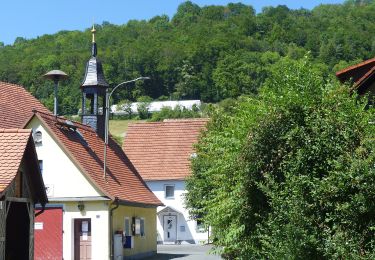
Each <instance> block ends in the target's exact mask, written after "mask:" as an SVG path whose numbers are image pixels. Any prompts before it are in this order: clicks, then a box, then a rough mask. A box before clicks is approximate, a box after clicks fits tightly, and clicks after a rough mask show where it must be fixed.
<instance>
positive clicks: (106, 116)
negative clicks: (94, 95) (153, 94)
mask: <svg viewBox="0 0 375 260" xmlns="http://www.w3.org/2000/svg"><path fill="white" fill-rule="evenodd" d="M148 79H150V78H149V77H139V78H136V79H132V80H128V81H124V82H121V83H120V84H118V85H117V86H116V87H114V88H113V89H112V91H111V92H109V91H108V89H107V93H106V101H105V125H104V166H103V170H104V172H103V177H104V179H105V180H106V179H107V147H108V130H109V102H110V101H111V97H112V94H113V92H115V90H116V89H117V88H118V87H120V86H124V85H126V84H129V83H132V82H136V81H139V80H148Z"/></svg>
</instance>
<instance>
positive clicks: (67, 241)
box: [63, 201, 110, 260]
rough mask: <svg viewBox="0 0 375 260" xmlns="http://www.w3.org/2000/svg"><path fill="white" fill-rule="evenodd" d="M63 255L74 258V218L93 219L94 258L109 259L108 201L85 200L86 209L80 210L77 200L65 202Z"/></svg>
mask: <svg viewBox="0 0 375 260" xmlns="http://www.w3.org/2000/svg"><path fill="white" fill-rule="evenodd" d="M63 205H64V206H63V209H64V213H63V214H64V217H63V230H64V233H63V257H64V259H74V219H79V218H90V219H91V256H92V260H103V259H109V254H110V251H109V237H108V234H109V213H108V212H109V211H108V207H109V206H108V202H105V201H97V202H91V201H90V202H84V205H85V210H84V211H83V212H80V211H79V210H78V207H77V205H78V203H77V202H66V203H64V204H63Z"/></svg>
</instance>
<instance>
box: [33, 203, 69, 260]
mask: <svg viewBox="0 0 375 260" xmlns="http://www.w3.org/2000/svg"><path fill="white" fill-rule="evenodd" d="M39 211H40V210H35V212H36V213H37V212H39ZM62 235H63V212H62V208H47V209H45V211H44V212H43V213H42V214H40V215H39V216H37V217H36V218H35V225H34V259H35V260H47V259H48V260H61V259H62V258H63V252H62V247H63V243H62V238H63V237H62Z"/></svg>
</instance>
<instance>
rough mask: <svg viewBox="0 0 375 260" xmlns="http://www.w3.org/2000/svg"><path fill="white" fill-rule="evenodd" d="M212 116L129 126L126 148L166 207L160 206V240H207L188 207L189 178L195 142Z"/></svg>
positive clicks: (158, 226)
mask: <svg viewBox="0 0 375 260" xmlns="http://www.w3.org/2000/svg"><path fill="white" fill-rule="evenodd" d="M207 121H208V119H178V120H164V121H163V122H151V123H146V122H143V123H135V124H130V125H129V126H128V130H127V133H126V136H125V140H124V144H123V149H124V150H125V153H126V154H127V156H128V157H129V159H130V160H131V161H132V163H133V164H134V166H135V167H136V168H137V171H138V172H139V173H140V174H141V176H142V178H143V179H144V180H145V181H146V183H147V185H148V187H149V188H150V189H151V190H152V191H153V192H154V194H155V195H156V196H157V197H158V199H159V200H161V201H162V202H163V204H164V205H165V206H163V207H158V216H157V230H158V243H185V242H187V243H203V242H206V241H207V240H208V235H209V234H208V232H207V231H206V230H205V229H204V228H203V227H202V225H200V223H197V221H195V220H193V219H192V218H191V216H189V214H188V211H187V210H186V209H185V203H184V193H185V192H186V188H185V178H186V177H188V176H189V175H190V173H191V170H190V158H191V156H194V148H193V145H194V143H196V142H197V139H198V137H199V134H200V132H201V131H202V130H204V129H205V125H206V124H207Z"/></svg>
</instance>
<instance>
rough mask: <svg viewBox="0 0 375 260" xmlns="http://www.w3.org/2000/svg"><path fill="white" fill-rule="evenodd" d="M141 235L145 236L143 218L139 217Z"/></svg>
mask: <svg viewBox="0 0 375 260" xmlns="http://www.w3.org/2000/svg"><path fill="white" fill-rule="evenodd" d="M140 224H141V227H140V228H141V236H142V237H144V236H145V219H144V218H141V223H140Z"/></svg>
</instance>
